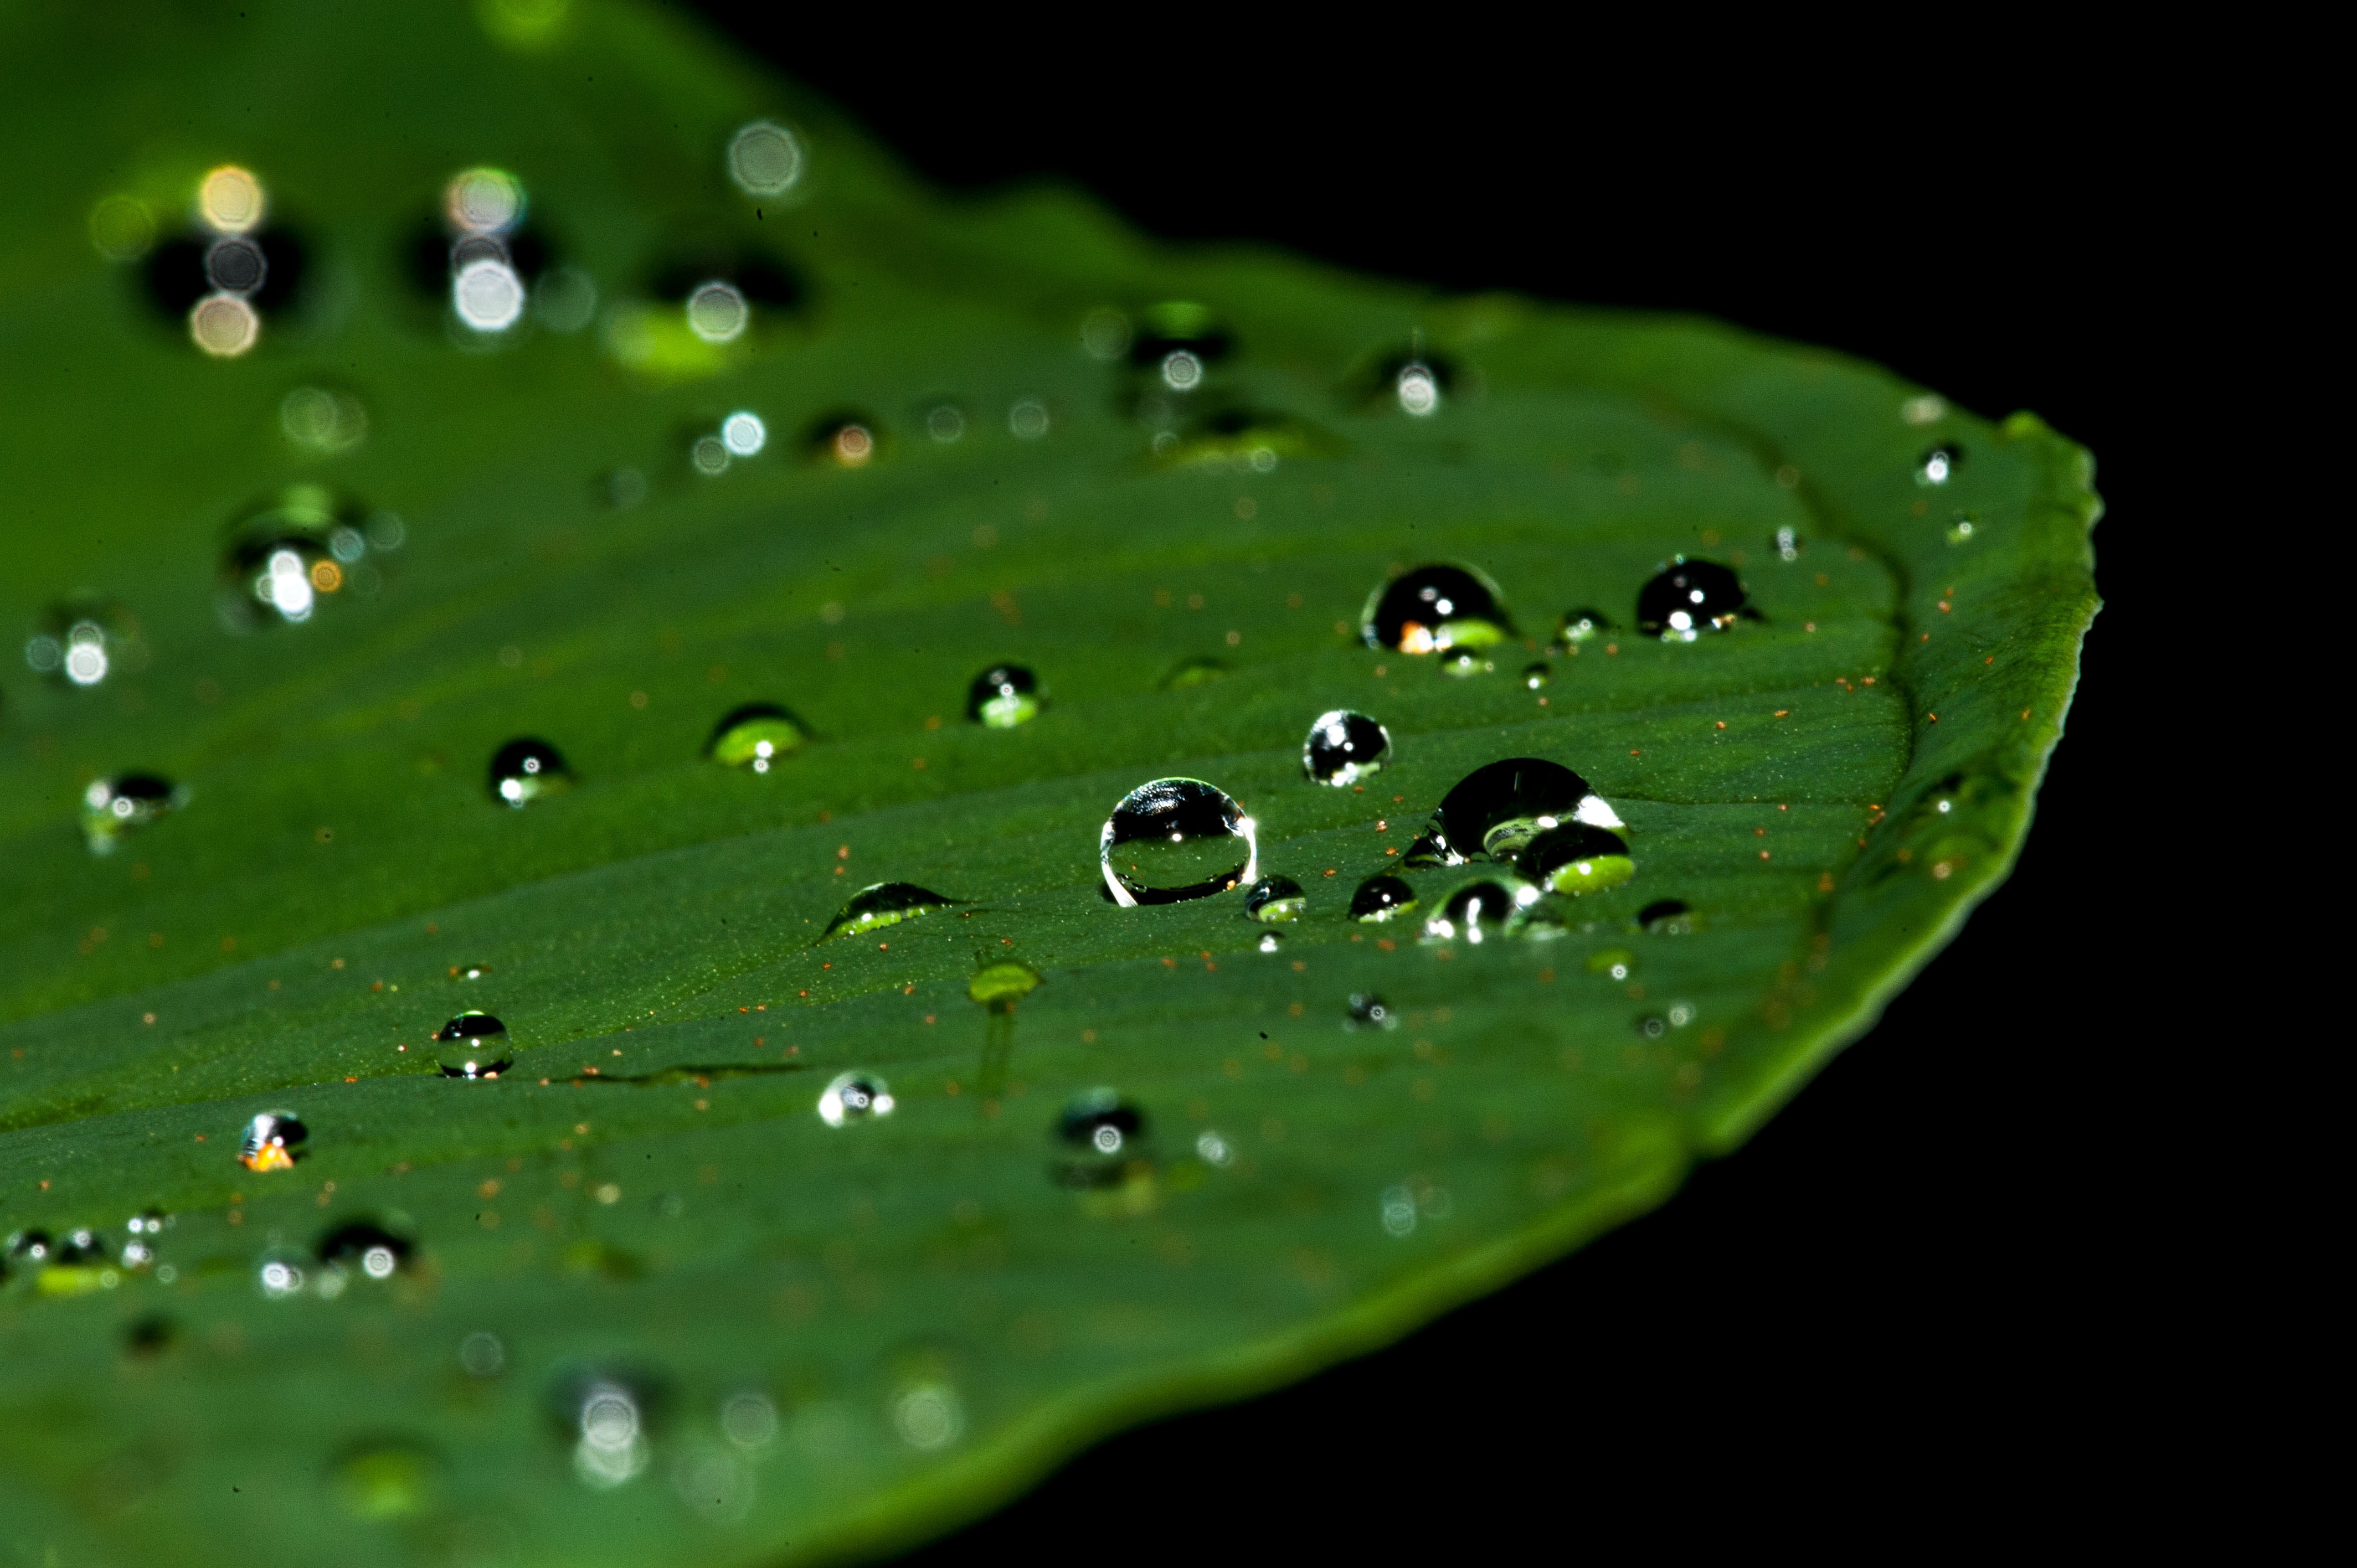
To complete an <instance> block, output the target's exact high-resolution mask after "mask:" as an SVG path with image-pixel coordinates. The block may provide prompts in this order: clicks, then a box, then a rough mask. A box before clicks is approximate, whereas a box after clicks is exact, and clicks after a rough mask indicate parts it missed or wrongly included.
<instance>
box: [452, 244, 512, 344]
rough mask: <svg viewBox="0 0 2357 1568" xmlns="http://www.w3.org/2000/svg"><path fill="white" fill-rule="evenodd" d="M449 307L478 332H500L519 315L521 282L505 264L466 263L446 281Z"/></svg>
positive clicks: (509, 325)
mask: <svg viewBox="0 0 2357 1568" xmlns="http://www.w3.org/2000/svg"><path fill="white" fill-rule="evenodd" d="M450 306H451V308H452V309H454V310H456V311H457V313H458V319H459V320H461V321H463V322H465V323H466V324H467V325H468V327H471V328H474V329H475V330H476V331H478V332H504V331H506V330H507V329H508V328H511V327H512V326H514V325H515V324H516V319H517V318H518V317H521V316H522V315H523V280H522V278H520V277H518V276H516V274H515V269H514V268H513V267H511V266H510V265H508V264H507V263H505V262H501V261H494V260H491V259H490V258H489V257H486V258H484V259H483V260H480V261H473V262H468V263H467V264H466V265H465V266H463V267H460V268H459V269H458V271H457V275H456V276H454V277H452V278H451V280H450Z"/></svg>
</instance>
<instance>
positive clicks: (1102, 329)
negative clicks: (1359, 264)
mask: <svg viewBox="0 0 2357 1568" xmlns="http://www.w3.org/2000/svg"><path fill="white" fill-rule="evenodd" d="M92 227H93V230H94V229H95V220H93V222H92ZM1132 336H1133V334H1132V333H1131V331H1130V326H1129V317H1126V316H1124V315H1123V314H1122V313H1121V312H1120V311H1118V310H1115V309H1114V308H1113V306H1109V305H1101V306H1097V307H1096V308H1095V309H1094V310H1092V311H1090V312H1089V313H1088V314H1087V315H1086V316H1083V317H1081V347H1082V348H1083V349H1087V350H1088V355H1089V358H1090V359H1092V360H1103V361H1105V362H1106V363H1108V364H1110V363H1112V362H1113V361H1114V360H1118V359H1120V358H1121V357H1122V356H1123V355H1124V354H1125V353H1127V352H1129V343H1130V338H1131V337H1132Z"/></svg>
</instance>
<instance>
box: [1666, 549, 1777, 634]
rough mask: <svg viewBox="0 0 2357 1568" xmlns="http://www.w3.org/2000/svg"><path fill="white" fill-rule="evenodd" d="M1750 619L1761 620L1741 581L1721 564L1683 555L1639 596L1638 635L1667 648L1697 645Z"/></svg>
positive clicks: (1668, 566)
mask: <svg viewBox="0 0 2357 1568" xmlns="http://www.w3.org/2000/svg"><path fill="white" fill-rule="evenodd" d="M1746 617H1749V618H1753V619H1757V618H1758V617H1759V612H1758V611H1756V610H1754V609H1752V608H1751V606H1750V602H1749V597H1748V596H1746V595H1745V593H1744V591H1743V583H1742V581H1741V579H1739V578H1738V577H1737V576H1736V575H1735V574H1734V573H1733V572H1731V571H1729V570H1727V568H1726V567H1724V566H1722V565H1720V564H1718V563H1717V562H1716V561H1689V560H1687V559H1686V558H1685V557H1684V556H1683V555H1681V556H1679V557H1678V558H1677V559H1676V560H1674V561H1673V562H1671V563H1670V564H1668V565H1667V566H1664V567H1663V568H1662V570H1661V571H1660V573H1659V574H1657V575H1655V576H1654V577H1653V578H1652V581H1650V582H1648V583H1647V584H1646V585H1644V586H1643V587H1642V588H1641V589H1639V590H1638V591H1637V629H1638V630H1639V631H1641V632H1642V633H1644V634H1645V635H1646V636H1647V637H1658V638H1660V639H1662V640H1663V642H1692V641H1693V640H1695V638H1697V637H1700V636H1701V635H1702V634H1703V633H1704V632H1706V631H1724V630H1726V629H1727V628H1728V627H1731V626H1733V625H1734V624H1735V623H1736V621H1737V620H1738V619H1739V618H1746Z"/></svg>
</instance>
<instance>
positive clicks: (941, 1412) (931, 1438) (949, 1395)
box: [892, 1382, 965, 1453]
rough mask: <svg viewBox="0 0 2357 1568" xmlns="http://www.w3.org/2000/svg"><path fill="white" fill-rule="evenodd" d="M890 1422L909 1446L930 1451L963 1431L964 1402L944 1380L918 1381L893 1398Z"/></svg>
mask: <svg viewBox="0 0 2357 1568" xmlns="http://www.w3.org/2000/svg"><path fill="white" fill-rule="evenodd" d="M892 1426H893V1429H894V1430H895V1431H897V1432H899V1434H900V1441H901V1442H903V1443H906V1444H908V1445H909V1447H911V1448H916V1449H920V1450H922V1451H924V1452H926V1453H931V1452H932V1451H934V1450H935V1449H940V1448H946V1447H948V1446H949V1445H950V1444H952V1443H955V1442H956V1441H957V1440H958V1438H959V1437H960V1436H962V1435H963V1434H964V1432H965V1404H964V1402H963V1401H962V1400H960V1399H959V1398H958V1392H957V1391H956V1390H955V1389H953V1388H951V1387H950V1386H949V1385H948V1384H947V1383H931V1382H929V1383H918V1384H916V1385H914V1386H913V1387H910V1388H907V1389H904V1390H902V1391H900V1395H899V1398H897V1399H895V1400H894V1401H893V1402H892Z"/></svg>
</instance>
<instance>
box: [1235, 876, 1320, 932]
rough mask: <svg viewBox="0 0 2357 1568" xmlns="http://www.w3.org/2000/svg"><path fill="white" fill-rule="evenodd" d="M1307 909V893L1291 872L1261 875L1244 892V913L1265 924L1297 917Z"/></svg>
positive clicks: (1281, 922) (1306, 911)
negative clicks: (1288, 873) (1289, 874)
mask: <svg viewBox="0 0 2357 1568" xmlns="http://www.w3.org/2000/svg"><path fill="white" fill-rule="evenodd" d="M1308 909H1309V895H1308V894H1307V893H1304V892H1303V891H1302V890H1301V884H1300V883H1298V882H1296V881H1295V880H1294V879H1293V878H1292V877H1290V876H1264V877H1262V878H1261V879H1260V880H1259V881H1258V882H1255V883H1254V884H1253V885H1252V887H1251V889H1250V890H1249V891H1248V892H1246V893H1245V894H1244V913H1245V914H1246V915H1248V916H1250V917H1251V918H1254V919H1255V920H1258V921H1261V922H1262V923H1263V924H1265V925H1282V924H1285V923H1286V922H1288V921H1293V920H1297V919H1299V918H1301V917H1302V916H1303V915H1304V914H1306V913H1308Z"/></svg>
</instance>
